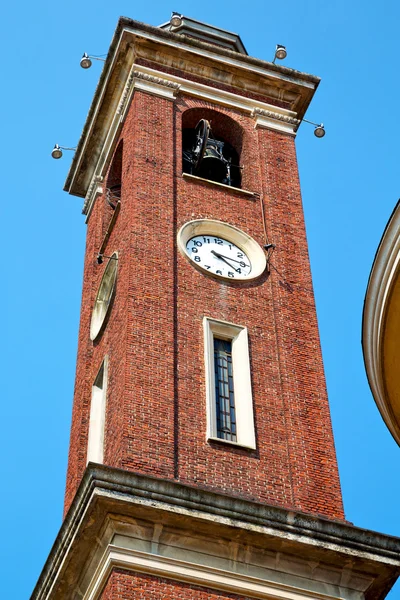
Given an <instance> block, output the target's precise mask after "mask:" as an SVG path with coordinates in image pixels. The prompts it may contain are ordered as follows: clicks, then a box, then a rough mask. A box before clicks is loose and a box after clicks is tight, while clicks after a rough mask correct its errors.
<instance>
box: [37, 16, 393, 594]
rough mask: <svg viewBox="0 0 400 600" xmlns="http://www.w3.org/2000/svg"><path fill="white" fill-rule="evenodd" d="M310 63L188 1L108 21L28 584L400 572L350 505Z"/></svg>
mask: <svg viewBox="0 0 400 600" xmlns="http://www.w3.org/2000/svg"><path fill="white" fill-rule="evenodd" d="M318 83H319V79H318V78H316V77H314V76H311V75H307V74H304V73H300V72H297V71H294V70H292V69H288V68H285V67H282V66H278V65H274V64H272V63H269V62H264V61H261V60H258V59H255V58H251V57H249V56H248V55H247V52H246V50H245V48H244V46H243V44H242V42H241V40H240V37H239V36H237V35H235V34H232V33H230V32H227V31H224V30H221V29H218V28H216V27H212V26H209V25H206V24H204V23H200V22H197V21H194V20H192V19H188V18H186V17H183V16H182V15H174V19H173V20H172V22H171V23H167V24H165V25H162V26H160V27H152V26H149V25H144V24H143V23H138V22H135V21H131V20H129V19H126V18H123V19H121V20H120V21H119V23H118V27H117V29H116V32H115V35H114V38H113V40H112V43H111V46H110V50H109V53H108V56H107V60H106V63H105V66H104V69H103V72H102V75H101V78H100V82H99V85H98V87H97V90H96V94H95V97H94V100H93V103H92V106H91V109H90V112H89V115H88V118H87V121H86V125H85V127H84V130H83V133H82V137H81V139H80V141H79V144H78V148H77V151H76V153H75V156H74V159H73V162H72V166H71V169H70V172H69V174H68V178H67V181H66V188H65V189H66V190H67V191H68V192H69V193H71V194H74V195H76V196H81V197H83V198H84V199H85V200H84V208H83V212H84V214H85V215H86V218H87V245H86V257H85V269H84V283H83V299H82V311H81V322H80V330H79V349H78V359H77V374H76V385H75V397H74V405H73V416H72V429H71V443H70V451H69V464H68V473H67V486H66V495H65V519H64V522H63V525H62V527H61V530H60V532H59V534H58V537H57V539H56V541H55V544H54V546H53V549H52V551H51V553H50V556H49V558H48V560H47V563H46V565H45V567H44V570H43V572H42V575H41V577H40V579H39V581H38V584H37V586H36V588H35V591H34V593H33V598H34V599H35V600H38V599H41V600H44V599H46V600H47V599H63V600H67V599H71V600H76V599H84V600H89V599H90V600H95V599H102V600H132V599H140V600H142V599H143V600H144V599H146V600H147V599H161V598H173V599H175V598H176V599H178V598H179V599H181V598H182V599H196V600H197V599H198V600H216V599H220V598H221V599H228V598H229V599H237V600H240V599H248V598H263V599H291V600H307V599H318V600H332V599H335V598H337V599H339V598H341V599H348V600H356V599H357V600H360V599H362V598H367V599H371V600H376V599H379V598H384V597H385V596H386V594H387V592H388V590H389V589H390V588H391V586H392V584H393V582H394V581H395V580H396V577H397V575H398V573H399V568H400V560H399V550H400V545H399V542H398V540H396V539H394V538H390V537H388V536H385V535H381V534H377V533H372V532H368V531H364V530H361V529H358V528H355V527H354V526H352V525H351V524H350V523H348V522H347V521H346V520H345V518H344V513H343V506H342V497H341V491H340V484H339V477H338V469H337V463H336V456H335V449H334V443H333V438H332V430H331V422H330V416H329V407H328V400H327V395H326V389H325V380H324V373H323V365H322V358H321V351H320V345H319V337H318V328H317V320H316V312H315V306H314V298H313V291H312V283H311V275H310V267H309V260H308V252H307V242H306V236H305V230H304V222H303V211H302V205H301V195H300V186H299V179H298V173H297V163H296V153H295V144H294V142H295V134H296V130H297V127H298V125H299V124H300V122H301V119H302V118H303V116H304V114H305V111H306V110H307V107H308V105H309V103H310V101H311V99H312V96H313V94H314V92H315V90H316V88H317V86H318ZM274 249H275V252H274V253H273V256H272V252H273V250H274Z"/></svg>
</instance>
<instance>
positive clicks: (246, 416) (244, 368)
mask: <svg viewBox="0 0 400 600" xmlns="http://www.w3.org/2000/svg"><path fill="white" fill-rule="evenodd" d="M203 329H204V360H205V375H206V377H205V380H206V401H207V440H216V441H218V442H222V443H225V444H233V445H234V446H243V447H245V448H250V449H252V450H255V448H256V435H255V429H254V414H253V397H252V393H251V374H250V356H249V340H248V334H247V327H243V326H242V325H235V324H233V323H227V322H226V321H218V320H216V319H212V318H211V317H204V318H203ZM215 337H216V338H221V339H225V340H229V341H230V342H231V343H232V368H233V389H234V397H235V415H236V436H237V441H236V442H232V441H231V440H224V439H221V438H219V437H218V435H217V412H216V398H215V368H214V338H215Z"/></svg>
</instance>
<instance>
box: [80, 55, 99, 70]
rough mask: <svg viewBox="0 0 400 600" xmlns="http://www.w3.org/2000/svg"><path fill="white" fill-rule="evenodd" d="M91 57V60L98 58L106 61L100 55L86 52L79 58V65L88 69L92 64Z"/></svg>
mask: <svg viewBox="0 0 400 600" xmlns="http://www.w3.org/2000/svg"><path fill="white" fill-rule="evenodd" d="M92 59H93V60H100V61H101V62H106V59H105V58H101V57H100V56H91V55H90V56H89V54H87V53H86V52H84V53H83V56H82V58H81V60H80V63H79V64H80V65H81V67H82V69H90V67H91V66H92Z"/></svg>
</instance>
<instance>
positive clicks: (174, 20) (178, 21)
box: [169, 12, 183, 27]
mask: <svg viewBox="0 0 400 600" xmlns="http://www.w3.org/2000/svg"><path fill="white" fill-rule="evenodd" d="M182 18H183V15H181V14H180V13H177V12H173V13H172V14H171V19H170V21H169V22H170V23H171V26H172V27H179V26H180V25H182Z"/></svg>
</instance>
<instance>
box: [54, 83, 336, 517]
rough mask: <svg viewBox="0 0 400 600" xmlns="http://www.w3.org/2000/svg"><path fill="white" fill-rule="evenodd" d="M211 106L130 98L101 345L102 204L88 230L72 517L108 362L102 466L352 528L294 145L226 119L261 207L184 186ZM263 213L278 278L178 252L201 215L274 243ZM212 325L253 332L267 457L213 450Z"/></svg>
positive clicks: (258, 411) (256, 396) (211, 189)
mask: <svg viewBox="0 0 400 600" xmlns="http://www.w3.org/2000/svg"><path fill="white" fill-rule="evenodd" d="M199 107H200V108H204V109H205V111H210V110H215V109H216V107H215V106H212V105H210V104H207V103H205V102H202V101H201V100H194V99H192V98H188V97H184V96H178V98H177V100H176V101H175V102H173V101H170V100H167V99H163V98H159V97H155V96H151V95H149V94H145V93H142V92H136V93H135V95H134V98H133V102H132V105H131V107H130V110H129V114H128V116H127V119H126V121H125V124H124V128H123V131H122V134H121V139H122V138H123V143H124V150H123V162H122V197H121V212H120V214H119V216H118V219H117V223H116V226H115V228H114V230H113V232H112V235H111V238H110V240H109V242H108V245H107V248H106V251H105V254H106V255H111V253H112V252H113V251H115V250H118V252H119V257H120V258H119V268H118V283H117V290H116V295H115V301H114V305H113V308H112V311H111V314H110V319H109V322H108V325H107V327H106V329H105V331H104V333H103V335H102V336H101V337H100V338H99V340H98V341H96V342H95V343H94V344H93V343H92V342H90V340H89V323H90V315H91V310H92V306H93V303H94V298H95V294H96V290H97V288H98V284H99V281H100V278H101V275H102V273H103V272H104V268H105V264H106V263H105V264H103V265H102V266H99V265H97V264H96V261H95V258H96V252H97V251H98V248H99V247H100V244H101V231H102V221H103V215H104V210H105V203H104V199H103V198H99V199H98V200H97V201H96V205H95V207H94V210H93V213H92V215H91V216H90V219H89V223H88V241H87V252H86V262H85V275H84V289H83V301H82V318H81V328H80V334H79V349H78V363H77V380H76V391H75V401H74V414H73V424H72V432H71V446H70V460H69V469H68V477H67V490H66V508H67V507H68V506H69V504H70V502H71V500H72V498H73V495H74V493H75V491H76V487H77V485H78V483H79V480H80V478H81V476H82V474H83V471H84V468H85V462H86V458H85V457H86V444H87V434H88V419H89V410H90V407H89V405H90V393H91V386H92V383H93V381H94V379H95V377H96V374H97V371H98V369H99V366H100V364H101V361H102V360H103V358H104V355H105V354H108V355H109V383H108V395H107V413H106V428H105V454H104V462H105V464H108V465H110V466H115V467H120V468H125V469H128V470H131V471H136V472H142V473H147V474H152V475H156V476H160V477H165V478H176V479H178V480H179V481H181V482H184V483H188V484H192V485H199V486H201V487H207V488H212V489H215V490H219V491H222V492H225V493H229V494H236V495H240V496H242V497H246V498H252V499H256V500H258V501H262V502H267V503H271V504H275V505H279V506H283V507H285V508H288V509H297V510H302V511H305V512H309V513H313V514H321V515H324V516H326V517H329V518H339V519H340V518H343V508H342V500H341V492H340V485H339V479H338V472H337V464H336V456H335V450H334V445H333V438H332V431H331V424H330V416H329V407H328V401H327V396H326V389H325V379H324V373H323V366H322V358H321V352H320V346H319V336H318V327H317V321H316V313H315V306H314V298H313V291H312V283H311V275H310V268H309V259H308V251H307V242H306V236H305V229H304V223H303V212H302V205H301V195H300V186H299V180H298V174H297V162H296V154H295V146H294V140H293V138H291V137H290V136H287V135H283V134H280V133H277V132H274V131H269V130H256V129H255V128H254V120H253V119H252V118H251V117H250V116H248V115H244V114H242V113H240V112H236V111H235V110H230V109H225V108H222V107H219V108H218V109H217V110H218V111H219V112H220V113H223V114H225V115H227V116H229V117H231V118H233V119H234V120H235V121H236V122H237V123H238V124H239V126H240V127H241V128H242V130H243V137H242V141H241V142H242V153H241V164H242V165H244V170H243V177H242V186H243V187H244V188H246V189H248V190H251V191H253V192H256V193H257V194H258V196H257V197H256V199H250V198H249V197H247V196H243V195H238V194H232V192H231V191H230V190H225V189H223V188H220V187H218V186H207V185H204V184H202V183H200V182H193V181H188V180H185V179H184V178H182V162H181V123H182V114H183V113H184V112H185V111H186V110H188V109H191V108H199ZM209 115H210V113H209V112H207V118H209ZM212 118H213V122H214V123H215V122H216V121H217V120H218V118H219V117H218V114H213V115H212ZM260 199H261V200H260ZM261 201H262V202H263V205H264V209H265V215H266V225H267V229H268V235H269V240H270V241H271V242H273V243H274V244H276V251H275V253H274V255H273V258H272V261H273V266H274V267H275V268H273V269H272V270H271V274H270V275H269V276H268V275H267V274H265V275H263V276H262V277H261V278H260V279H259V280H257V281H256V282H248V283H241V284H238V283H236V284H231V283H223V282H221V281H218V280H215V279H212V278H211V277H208V276H207V275H204V274H202V273H200V272H199V271H197V270H196V269H195V268H193V266H192V265H191V264H189V262H188V261H187V260H186V259H185V258H184V257H182V256H181V255H180V254H179V253H178V251H177V249H176V243H175V240H176V233H177V231H178V229H179V228H180V226H181V225H182V224H184V223H185V222H187V221H190V220H192V219H197V218H213V219H219V220H222V221H226V222H229V223H231V224H232V225H235V226H237V227H239V228H241V229H243V230H244V231H246V232H248V233H249V234H250V235H251V236H252V237H254V238H255V239H256V240H257V241H258V242H259V243H260V244H261V245H262V244H264V243H265V237H264V231H263V221H262V212H261V206H260V202H261ZM275 269H276V270H275ZM205 315H206V316H209V317H213V318H216V319H222V320H225V321H230V322H233V323H237V324H239V325H245V326H247V327H248V331H249V341H250V354H251V366H252V388H253V402H254V411H255V426H256V439H257V450H256V451H249V450H244V449H241V448H236V447H232V446H228V445H224V444H222V443H218V442H211V443H209V442H207V441H206V404H205V382H204V379H205V373H204V360H203V356H204V350H203V332H202V319H203V316H205Z"/></svg>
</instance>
